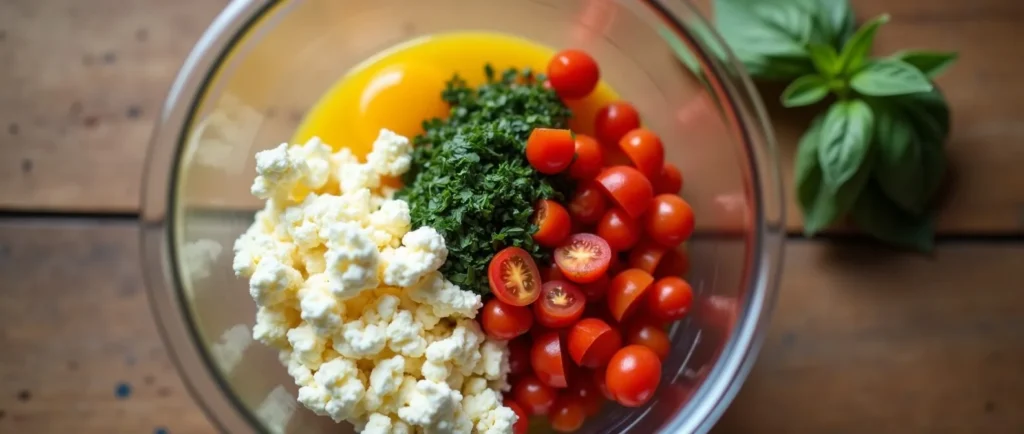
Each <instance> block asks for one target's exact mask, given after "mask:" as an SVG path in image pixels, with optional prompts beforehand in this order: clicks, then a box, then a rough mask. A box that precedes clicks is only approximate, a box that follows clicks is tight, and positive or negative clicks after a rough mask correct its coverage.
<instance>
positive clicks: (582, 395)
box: [565, 374, 605, 416]
mask: <svg viewBox="0 0 1024 434" xmlns="http://www.w3.org/2000/svg"><path fill="white" fill-rule="evenodd" d="M593 375H594V374H587V375H586V376H584V377H583V378H582V379H581V380H577V381H574V382H572V383H571V384H569V390H567V391H566V392H565V395H568V396H570V397H572V398H573V399H576V400H578V401H579V402H580V403H581V404H583V411H584V413H586V415H587V416H595V415H597V414H598V413H600V412H601V407H604V402H605V398H604V395H603V394H602V393H601V389H600V388H598V385H597V384H595V383H594V381H592V380H591V378H592V377H593Z"/></svg>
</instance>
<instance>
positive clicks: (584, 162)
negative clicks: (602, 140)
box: [569, 134, 604, 180]
mask: <svg viewBox="0 0 1024 434" xmlns="http://www.w3.org/2000/svg"><path fill="white" fill-rule="evenodd" d="M603 165H604V153H603V152H602V151H601V145H599V144H598V143H597V140H595V139H594V138H593V137H590V136H588V135H585V134H576V159H575V160H574V161H573V162H572V164H571V165H569V176H571V177H572V178H574V179H578V180H588V179H593V178H594V177H595V176H597V174H598V173H601V167H602V166H603Z"/></svg>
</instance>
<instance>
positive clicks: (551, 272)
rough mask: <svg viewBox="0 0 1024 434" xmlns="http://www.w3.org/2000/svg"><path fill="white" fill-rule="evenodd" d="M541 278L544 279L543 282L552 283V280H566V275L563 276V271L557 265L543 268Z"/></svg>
mask: <svg viewBox="0 0 1024 434" xmlns="http://www.w3.org/2000/svg"><path fill="white" fill-rule="evenodd" d="M540 277H541V279H542V280H541V281H542V282H550V281H552V280H565V275H564V274H562V270H559V269H558V266H557V265H551V266H550V267H546V268H542V269H541V270H540Z"/></svg>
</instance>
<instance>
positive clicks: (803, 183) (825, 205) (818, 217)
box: [795, 116, 871, 236]
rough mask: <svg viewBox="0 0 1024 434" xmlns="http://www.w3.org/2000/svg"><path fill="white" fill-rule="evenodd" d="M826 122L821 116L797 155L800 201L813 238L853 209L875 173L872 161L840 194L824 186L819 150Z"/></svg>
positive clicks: (805, 222)
mask: <svg viewBox="0 0 1024 434" xmlns="http://www.w3.org/2000/svg"><path fill="white" fill-rule="evenodd" d="M823 124H824V118H823V117H822V116H819V117H818V118H817V119H815V120H814V122H813V123H812V124H811V127H810V128H809V129H808V130H807V132H806V133H805V134H804V136H803V137H802V138H801V139H800V143H799V144H798V147H797V154H796V165H795V166H796V167H795V171H796V175H795V176H796V188H797V200H798V201H799V202H800V208H801V209H802V210H803V214H804V235H806V236H813V235H814V234H816V233H818V232H819V231H821V230H822V229H825V228H826V227H828V226H829V225H831V224H832V223H833V222H835V221H836V220H837V219H839V218H840V217H842V216H843V215H845V214H846V213H847V212H849V211H850V209H851V208H852V207H853V204H854V203H855V202H856V200H857V197H858V196H859V195H860V192H861V190H862V189H863V188H864V186H865V185H866V184H867V181H868V179H869V178H870V176H869V174H870V173H871V165H870V161H869V162H868V164H864V165H862V166H861V168H860V169H859V170H858V171H857V173H856V174H854V176H853V177H852V178H850V180H848V181H847V182H846V183H844V184H843V185H841V186H840V187H839V189H838V190H837V191H831V189H829V188H827V187H826V186H825V185H824V183H822V171H821V165H820V163H819V161H818V148H819V146H821V138H822V125H823Z"/></svg>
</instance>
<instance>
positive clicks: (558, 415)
mask: <svg viewBox="0 0 1024 434" xmlns="http://www.w3.org/2000/svg"><path fill="white" fill-rule="evenodd" d="M586 418H587V410H586V408H584V407H583V402H582V401H580V400H579V399H578V398H575V397H572V396H569V395H562V396H559V397H558V399H556V400H555V405H554V406H552V407H551V412H550V413H548V421H550V422H551V429H553V430H555V431H558V432H573V431H576V430H578V429H580V427H581V426H583V421H584V420H586Z"/></svg>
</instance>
